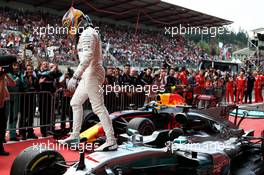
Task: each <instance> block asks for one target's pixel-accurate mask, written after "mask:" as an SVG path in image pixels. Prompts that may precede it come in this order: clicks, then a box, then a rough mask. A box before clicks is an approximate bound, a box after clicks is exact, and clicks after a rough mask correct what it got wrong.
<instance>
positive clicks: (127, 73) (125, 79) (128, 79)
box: [121, 64, 132, 85]
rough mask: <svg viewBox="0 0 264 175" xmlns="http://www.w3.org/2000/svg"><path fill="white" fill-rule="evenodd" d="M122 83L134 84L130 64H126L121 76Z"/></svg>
mask: <svg viewBox="0 0 264 175" xmlns="http://www.w3.org/2000/svg"><path fill="white" fill-rule="evenodd" d="M121 83H122V85H131V84H132V78H131V76H130V65H129V64H126V65H125V67H124V73H123V75H122V76H121Z"/></svg>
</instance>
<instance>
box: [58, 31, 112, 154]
mask: <svg viewBox="0 0 264 175" xmlns="http://www.w3.org/2000/svg"><path fill="white" fill-rule="evenodd" d="M77 49H78V56H79V60H80V64H79V65H78V68H77V70H76V71H75V73H74V76H75V77H78V78H80V77H81V81H80V83H79V85H78V87H77V89H76V91H75V93H74V95H73V97H72V99H71V106H72V110H73V132H72V134H71V136H70V137H69V138H67V139H68V140H71V139H75V138H79V134H80V130H81V125H82V121H83V106H82V105H83V103H84V102H85V101H86V100H87V99H88V98H89V100H90V103H91V106H92V110H93V112H94V113H95V114H96V115H97V116H98V117H99V119H100V122H101V124H102V126H103V129H104V132H105V134H106V143H105V144H103V145H102V146H101V148H102V149H101V150H103V149H104V148H105V147H109V146H111V145H114V146H116V139H115V136H114V130H113V125H112V120H111V119H110V117H109V113H108V111H107V109H106V107H105V105H104V96H103V93H102V92H101V91H100V87H101V85H102V84H103V82H104V79H105V70H104V68H103V66H102V47H101V40H100V37H99V35H98V33H97V31H96V30H95V29H94V28H92V27H88V28H86V29H85V30H84V31H83V32H82V34H81V36H80V38H79V42H78V45H77ZM67 139H65V140H64V141H66V142H67ZM61 142H63V141H61ZM98 151H100V147H99V150H98Z"/></svg>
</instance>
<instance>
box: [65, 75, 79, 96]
mask: <svg viewBox="0 0 264 175" xmlns="http://www.w3.org/2000/svg"><path fill="white" fill-rule="evenodd" d="M76 85H77V79H76V77H72V78H71V79H70V80H69V82H68V86H67V88H68V90H69V91H71V92H73V91H75V89H76Z"/></svg>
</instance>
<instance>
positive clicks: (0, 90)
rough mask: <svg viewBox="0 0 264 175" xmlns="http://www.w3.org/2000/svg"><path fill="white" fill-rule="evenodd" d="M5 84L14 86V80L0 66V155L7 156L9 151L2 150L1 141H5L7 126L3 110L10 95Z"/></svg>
mask: <svg viewBox="0 0 264 175" xmlns="http://www.w3.org/2000/svg"><path fill="white" fill-rule="evenodd" d="M7 86H9V87H11V86H12V87H14V86H16V82H15V81H13V79H12V78H11V77H9V76H8V74H6V72H5V70H4V68H3V67H2V66H0V114H1V118H0V119H1V122H0V156H8V155H9V153H8V152H6V151H5V150H4V146H3V143H4V142H5V132H6V126H7V115H6V111H5V107H6V102H7V101H8V100H9V98H10V95H9V92H8V89H7Z"/></svg>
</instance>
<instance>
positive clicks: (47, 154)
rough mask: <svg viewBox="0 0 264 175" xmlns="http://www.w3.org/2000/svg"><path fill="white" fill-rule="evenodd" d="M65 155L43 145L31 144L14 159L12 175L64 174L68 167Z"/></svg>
mask: <svg viewBox="0 0 264 175" xmlns="http://www.w3.org/2000/svg"><path fill="white" fill-rule="evenodd" d="M56 163H60V164H65V159H64V158H63V156H62V155H61V154H60V153H59V152H57V151H55V150H48V149H45V148H44V147H41V146H31V147H29V148H27V149H25V150H24V151H22V152H21V153H20V154H19V155H18V156H17V157H16V159H15V160H14V162H13V164H12V167H11V173H10V175H62V174H64V172H66V170H67V169H66V168H65V167H63V166H60V165H58V164H56Z"/></svg>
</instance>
